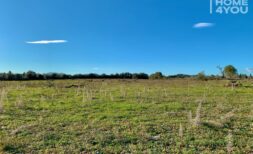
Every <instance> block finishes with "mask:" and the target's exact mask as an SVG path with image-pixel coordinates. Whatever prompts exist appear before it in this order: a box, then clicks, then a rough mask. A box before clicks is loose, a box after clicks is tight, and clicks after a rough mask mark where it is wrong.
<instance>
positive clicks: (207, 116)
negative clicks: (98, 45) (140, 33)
mask: <svg viewBox="0 0 253 154" xmlns="http://www.w3.org/2000/svg"><path fill="white" fill-rule="evenodd" d="M241 82H242V84H243V86H241V87H238V88H235V89H234V90H232V89H231V88H230V87H224V85H225V83H226V81H197V80H187V79H184V80H183V79H182V80H62V81H60V80H59V81H22V82H7V81H6V82H0V87H1V88H0V89H1V90H0V153H155V154H156V153H227V152H231V153H253V87H252V86H253V82H252V81H246V80H245V81H241Z"/></svg>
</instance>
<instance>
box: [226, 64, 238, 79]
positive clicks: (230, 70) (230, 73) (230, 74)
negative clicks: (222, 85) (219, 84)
mask: <svg viewBox="0 0 253 154" xmlns="http://www.w3.org/2000/svg"><path fill="white" fill-rule="evenodd" d="M224 75H225V77H226V78H229V79H232V78H234V77H236V75H237V69H236V68H235V67H234V66H233V65H228V66H226V67H225V68H224Z"/></svg>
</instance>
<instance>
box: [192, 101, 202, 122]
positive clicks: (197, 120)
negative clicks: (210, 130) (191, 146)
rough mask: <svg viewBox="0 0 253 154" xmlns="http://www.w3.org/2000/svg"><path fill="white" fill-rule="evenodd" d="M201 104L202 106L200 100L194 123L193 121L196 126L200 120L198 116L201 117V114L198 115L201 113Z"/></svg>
mask: <svg viewBox="0 0 253 154" xmlns="http://www.w3.org/2000/svg"><path fill="white" fill-rule="evenodd" d="M201 106H202V101H200V102H199V105H198V108H197V110H196V117H195V119H194V123H193V125H194V126H195V127H198V126H199V125H200V124H201V120H200V118H201V115H200V113H201Z"/></svg>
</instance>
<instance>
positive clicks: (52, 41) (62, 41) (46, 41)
mask: <svg viewBox="0 0 253 154" xmlns="http://www.w3.org/2000/svg"><path fill="white" fill-rule="evenodd" d="M67 42H68V41H67V40H40V41H27V42H26V43H28V44H55V43H67Z"/></svg>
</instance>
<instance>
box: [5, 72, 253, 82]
mask: <svg viewBox="0 0 253 154" xmlns="http://www.w3.org/2000/svg"><path fill="white" fill-rule="evenodd" d="M174 78H178V79H179V78H181V79H183V78H192V79H199V80H219V79H224V78H226V77H225V76H220V75H205V74H204V72H200V73H198V74H197V75H187V74H177V75H169V76H166V75H164V74H162V73H161V72H156V73H153V74H150V75H148V74H146V73H128V72H126V73H115V74H95V73H90V74H74V75H70V74H64V73H44V74H41V73H36V72H34V71H28V72H24V73H12V72H11V71H9V72H8V73H0V80H2V81H11V80H16V81H19V80H20V81H21V80H56V79H153V80H156V79H158V80H159V79H174ZM230 78H231V77H230ZM236 78H238V79H252V75H246V74H237V75H236Z"/></svg>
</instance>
